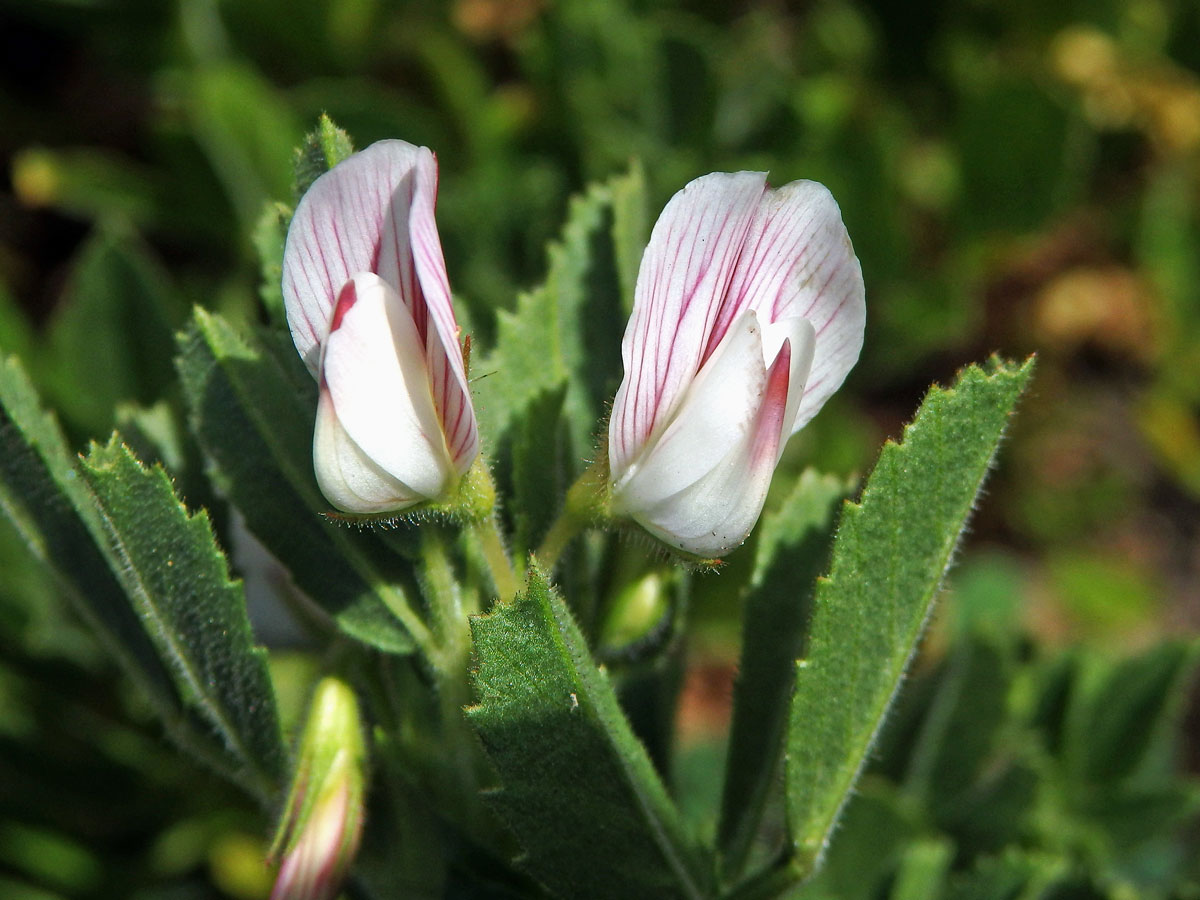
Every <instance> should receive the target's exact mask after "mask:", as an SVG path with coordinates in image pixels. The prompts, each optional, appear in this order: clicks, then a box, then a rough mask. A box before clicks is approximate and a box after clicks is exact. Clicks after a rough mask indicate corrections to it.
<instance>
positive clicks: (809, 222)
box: [710, 181, 866, 434]
mask: <svg viewBox="0 0 1200 900" xmlns="http://www.w3.org/2000/svg"><path fill="white" fill-rule="evenodd" d="M746 308H751V309H756V310H758V311H759V314H760V317H761V318H762V319H764V320H765V321H768V322H777V321H779V320H781V319H784V318H790V317H793V316H795V317H800V318H804V319H808V320H809V321H810V322H811V323H812V326H813V328H814V330H815V332H816V350H815V353H814V357H813V364H812V371H811V373H810V374H809V376H808V380H807V383H806V384H805V388H804V395H803V397H802V398H801V399H800V401H799V405H798V409H797V412H796V415H795V417H794V419H793V421H792V424H791V428H790V431H789V434H794V433H795V432H797V431H799V430H800V429H801V428H803V427H804V426H805V425H806V424H808V422H809V420H810V419H812V417H813V416H814V415H816V414H817V412H818V411H819V410H820V408H821V407H822V406H823V405H824V404H825V401H826V400H828V399H829V397H830V395H832V394H833V392H834V391H835V390H837V389H838V388H839V387H840V386H841V384H842V382H843V381H844V380H845V378H846V374H847V373H848V372H849V371H850V369H851V368H852V367H853V366H854V363H855V362H857V361H858V354H859V351H860V350H861V349H862V340H863V327H864V324H865V322H866V292H865V289H864V287H863V277H862V269H861V268H860V266H859V264H858V259H857V258H856V257H855V255H854V248H853V247H852V246H851V244H850V237H849V235H848V234H847V232H846V226H845V225H844V224H843V223H842V214H841V210H839V209H838V205H837V202H836V201H835V200H834V199H833V195H832V194H830V193H829V190H828V189H827V188H826V187H825V186H824V185H821V184H817V183H816V182H815V181H794V182H792V183H791V184H786V185H784V186H783V187H781V188H779V189H778V190H773V191H768V192H767V193H766V194H765V195H764V196H763V198H762V202H761V203H760V204H759V208H758V211H757V214H756V215H755V218H754V222H753V224H752V225H751V228H750V232H749V234H748V235H747V237H746V245H745V250H744V251H743V253H742V255H741V257H740V259H739V261H738V266H737V270H736V271H735V272H734V275H733V279H732V280H731V283H730V296H729V298H728V299H727V301H726V305H725V308H724V309H723V310H722V317H721V319H719V320H718V322H717V326H716V327H715V328H714V329H713V333H712V336H711V338H710V344H711V345H714V346H715V344H716V343H717V342H719V341H720V340H721V337H722V335H723V331H724V327H725V326H724V323H725V322H726V321H732V320H733V318H734V316H735V315H736V314H737V313H736V311H737V310H741V309H746Z"/></svg>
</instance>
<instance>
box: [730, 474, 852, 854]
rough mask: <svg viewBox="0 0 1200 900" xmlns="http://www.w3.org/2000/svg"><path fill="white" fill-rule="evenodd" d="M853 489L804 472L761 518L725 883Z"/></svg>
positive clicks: (743, 841) (748, 834)
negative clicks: (841, 511) (837, 518)
mask: <svg viewBox="0 0 1200 900" xmlns="http://www.w3.org/2000/svg"><path fill="white" fill-rule="evenodd" d="M850 489H851V486H850V485H849V484H847V483H845V482H843V481H841V480H840V479H837V478H833V477H830V476H821V475H818V474H817V473H816V472H813V471H812V470H809V471H807V472H805V473H804V475H803V476H801V478H800V480H799V481H798V482H797V483H796V486H795V488H794V489H793V491H792V493H791V494H790V495H789V496H788V498H787V499H786V500H785V501H784V502H783V504H782V506H780V508H779V509H777V510H775V511H773V512H771V513H768V514H767V515H765V516H764V517H763V521H762V525H761V527H760V529H759V536H758V544H757V552H756V558H755V561H754V571H753V574H752V575H751V578H750V584H749V588H748V591H747V595H746V606H745V612H744V614H743V617H742V621H743V626H742V652H741V661H740V663H739V665H738V677H737V681H736V682H735V683H734V688H733V721H732V724H731V726H730V732H729V752H728V755H727V757H726V762H725V783H724V790H723V795H722V799H721V821H720V826H719V828H718V831H717V840H718V845H719V846H720V848H721V852H722V869H723V871H724V873H725V875H726V876H730V877H732V876H735V875H736V874H737V873H738V872H739V871H740V870H741V867H742V864H743V863H744V862H745V859H746V855H747V853H748V852H749V850H750V846H751V843H752V841H753V839H754V837H755V834H756V832H757V831H758V826H759V821H760V819H761V816H762V811H763V808H764V806H765V804H766V800H767V795H768V792H769V791H770V789H771V787H772V785H773V784H775V782H776V779H777V776H778V774H779V762H780V759H781V758H782V755H783V744H784V735H785V732H786V730H787V715H788V704H789V701H790V700H791V696H792V688H793V687H794V686H795V682H796V673H795V660H796V658H797V657H798V656H799V655H800V651H801V645H802V641H803V637H804V631H805V628H806V626H807V625H808V619H809V615H810V614H811V612H812V591H813V587H814V585H815V582H816V578H817V576H818V575H819V574H820V573H821V571H823V569H824V567H825V563H826V562H827V560H828V553H829V540H830V536H831V534H832V531H833V519H834V514H835V512H836V505H837V503H838V502H839V501H840V500H843V499H845V498H846V496H847V495H848V494H849V493H850Z"/></svg>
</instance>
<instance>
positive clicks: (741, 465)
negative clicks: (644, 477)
mask: <svg viewBox="0 0 1200 900" xmlns="http://www.w3.org/2000/svg"><path fill="white" fill-rule="evenodd" d="M747 315H750V316H753V313H752V312H748V313H747ZM736 327H737V326H735V328H736ZM791 372H792V352H791V344H790V341H789V342H785V343H784V344H783V346H782V347H781V348H780V352H779V354H778V356H777V357H776V359H775V362H774V363H773V364H772V366H771V368H770V369H769V370H767V372H766V373H765V383H764V384H763V386H762V395H761V397H760V398H759V402H758V404H757V406H756V409H755V414H754V416H753V420H752V422H751V424H750V427H749V428H748V429H747V430H746V431H745V433H744V434H742V435H741V437H740V439H739V440H738V441H737V442H736V443H734V444H733V445H732V446H730V447H728V449H727V450H726V452H725V455H724V456H723V457H722V458H721V459H719V460H718V461H717V462H716V463H715V464H714V465H712V466H711V468H709V470H708V471H707V472H705V473H704V474H703V475H702V477H700V478H699V479H698V480H696V481H694V482H693V483H691V484H689V485H688V486H687V487H685V488H683V489H682V490H680V491H678V492H676V493H674V494H671V495H669V496H664V497H661V498H660V499H658V500H657V501H656V502H654V503H653V504H651V505H648V506H647V507H646V508H644V509H642V510H641V511H640V512H639V514H638V515H637V516H636V517H635V519H636V521H638V522H639V523H640V524H641V525H642V526H643V527H644V528H646V530H647V531H649V532H650V533H651V534H653V535H654V536H655V537H657V538H659V539H660V540H662V541H663V542H665V543H668V544H671V545H672V546H674V547H678V548H679V549H681V550H684V551H686V552H688V553H691V554H694V555H696V556H700V557H704V558H710V559H711V558H715V557H719V556H721V555H722V554H724V553H727V552H728V551H730V550H732V549H733V548H734V547H736V546H737V545H738V544H740V543H742V541H744V540H745V539H746V536H747V535H748V534H749V533H750V531H751V529H752V528H754V524H755V522H757V521H758V517H759V515H760V514H761V513H762V508H763V503H764V502H766V498H767V490H768V489H769V488H770V485H771V476H772V474H773V473H774V471H775V464H776V462H777V461H778V459H779V452H780V449H781V447H782V445H783V443H784V440H785V438H786V435H785V434H784V428H783V425H784V416H785V413H786V409H787V395H788V388H789V381H790V376H791Z"/></svg>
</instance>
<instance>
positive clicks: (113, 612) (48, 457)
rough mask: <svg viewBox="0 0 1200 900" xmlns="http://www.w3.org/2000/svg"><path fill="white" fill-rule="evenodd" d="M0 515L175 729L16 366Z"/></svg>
mask: <svg viewBox="0 0 1200 900" xmlns="http://www.w3.org/2000/svg"><path fill="white" fill-rule="evenodd" d="M0 511H2V512H3V513H4V515H5V516H6V517H7V518H8V519H9V520H10V521H11V522H12V523H13V525H14V526H15V527H16V530H17V532H18V533H19V534H20V535H21V537H22V539H23V540H24V541H25V543H26V545H27V546H28V548H29V549H30V551H31V552H32V554H33V555H34V556H35V557H36V558H37V559H38V560H39V561H40V562H41V563H42V564H43V565H45V566H46V567H47V568H48V569H49V570H50V571H51V572H52V574H53V575H54V577H55V579H56V583H57V585H58V587H59V589H60V590H61V591H62V593H63V595H64V596H65V597H67V598H68V599H69V600H70V601H71V603H72V605H73V606H74V608H75V609H76V610H77V611H78V612H79V613H80V615H81V616H82V617H83V618H84V620H85V621H86V622H87V623H88V624H89V625H90V626H91V627H92V628H93V629H94V630H95V631H96V633H97V634H98V635H99V636H100V638H101V640H102V641H103V642H104V644H105V645H106V647H107V649H108V650H109V651H110V652H111V653H113V655H114V656H115V657H116V658H117V660H118V661H119V662H120V663H121V664H122V667H123V668H124V670H125V671H126V672H127V673H128V674H129V675H130V676H131V677H132V678H133V680H134V681H135V683H136V684H137V685H138V686H139V687H140V688H141V689H142V691H143V693H144V694H145V695H146V697H147V698H148V699H149V700H150V702H151V705H152V706H153V707H154V709H155V711H156V712H157V713H158V714H159V716H160V717H161V718H162V719H163V720H164V721H165V722H167V723H168V724H170V723H175V722H179V721H180V720H181V719H182V718H183V716H184V712H183V703H182V700H181V698H180V696H179V694H178V693H177V692H176V690H175V686H174V683H173V681H172V679H171V675H170V673H169V672H168V671H167V669H166V668H165V666H164V665H163V663H162V660H161V659H160V658H159V656H158V652H157V651H156V649H155V647H154V644H153V643H151V641H150V639H149V638H148V637H147V635H146V632H145V630H144V629H143V627H142V622H141V619H140V618H139V617H138V615H137V614H136V613H135V612H134V610H133V608H132V607H130V605H129V603H128V601H127V600H126V598H125V591H124V589H123V588H122V587H121V584H120V583H119V582H118V581H117V579H116V576H115V575H114V574H113V572H112V570H111V569H110V568H109V565H108V562H107V560H106V558H105V556H104V554H103V553H102V552H101V550H100V548H99V547H98V546H97V544H96V542H95V539H94V537H93V535H100V534H102V526H101V524H100V517H99V511H98V510H97V508H96V506H95V502H94V501H93V499H92V497H91V495H90V494H89V493H88V491H87V489H86V487H84V485H83V483H82V481H80V479H79V477H78V473H77V472H76V470H75V466H74V463H73V461H72V457H71V455H70V454H69V453H68V452H67V447H66V442H65V441H64V440H63V436H62V432H61V431H60V430H59V428H58V423H57V422H55V421H54V419H53V418H52V417H51V416H50V415H49V414H47V413H46V412H44V411H43V410H42V408H41V405H40V404H39V402H38V398H37V394H36V393H35V392H34V389H33V385H32V384H30V382H29V379H28V378H27V377H26V376H25V373H24V372H23V371H22V369H21V367H20V365H19V364H18V363H17V361H16V359H9V360H7V361H5V362H4V363H3V365H0ZM176 733H177V732H176Z"/></svg>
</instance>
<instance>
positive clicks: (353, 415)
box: [321, 273, 455, 499]
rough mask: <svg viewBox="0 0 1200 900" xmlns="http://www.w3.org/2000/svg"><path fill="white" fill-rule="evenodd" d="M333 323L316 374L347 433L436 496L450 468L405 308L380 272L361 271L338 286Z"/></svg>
mask: <svg viewBox="0 0 1200 900" xmlns="http://www.w3.org/2000/svg"><path fill="white" fill-rule="evenodd" d="M333 325H334V327H333V328H332V330H331V331H330V334H329V337H328V339H327V340H326V341H325V350H324V353H323V356H322V361H321V376H322V380H323V384H324V385H325V386H327V387H328V391H329V395H330V398H331V400H332V403H333V406H334V409H336V411H337V418H338V421H339V422H340V423H341V425H342V427H343V428H344V429H345V431H346V434H347V435H348V436H349V438H350V439H351V440H352V441H353V442H354V443H355V444H356V445H357V446H358V447H359V448H360V449H361V450H362V452H363V453H364V454H365V455H366V456H367V457H368V458H369V459H370V460H371V461H372V462H373V463H375V464H376V465H377V466H379V467H380V468H381V469H383V470H384V471H385V472H387V473H388V474H389V475H390V476H392V477H393V478H395V479H396V480H397V481H399V482H400V483H402V484H404V485H405V486H407V487H408V488H409V489H410V491H411V492H412V493H414V494H417V495H419V496H422V497H424V498H428V499H434V498H438V497H440V496H442V495H443V494H444V493H445V491H446V490H447V488H448V487H449V485H450V483H451V482H452V481H453V480H454V474H455V473H454V466H453V463H452V460H451V458H450V454H449V452H448V451H447V449H446V442H445V439H444V437H443V436H442V428H441V422H440V420H439V418H438V415H437V410H436V409H435V407H434V402H433V394H432V390H431V387H430V380H429V372H428V369H427V368H426V363H425V350H424V347H423V346H422V343H421V340H420V336H419V335H418V334H417V328H416V324H415V323H414V322H413V318H412V315H411V313H410V312H409V311H408V308H407V307H406V306H405V305H404V303H403V302H402V301H401V300H400V296H399V294H397V293H396V292H395V291H394V290H392V288H391V286H390V285H388V284H387V283H386V282H385V281H383V279H381V278H380V277H379V276H378V275H374V274H371V273H360V274H358V275H355V276H354V278H353V279H352V280H351V281H350V282H348V283H347V285H346V287H345V288H344V290H343V293H342V296H341V298H340V299H339V301H338V308H337V312H336V314H335V316H334V322H333Z"/></svg>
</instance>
